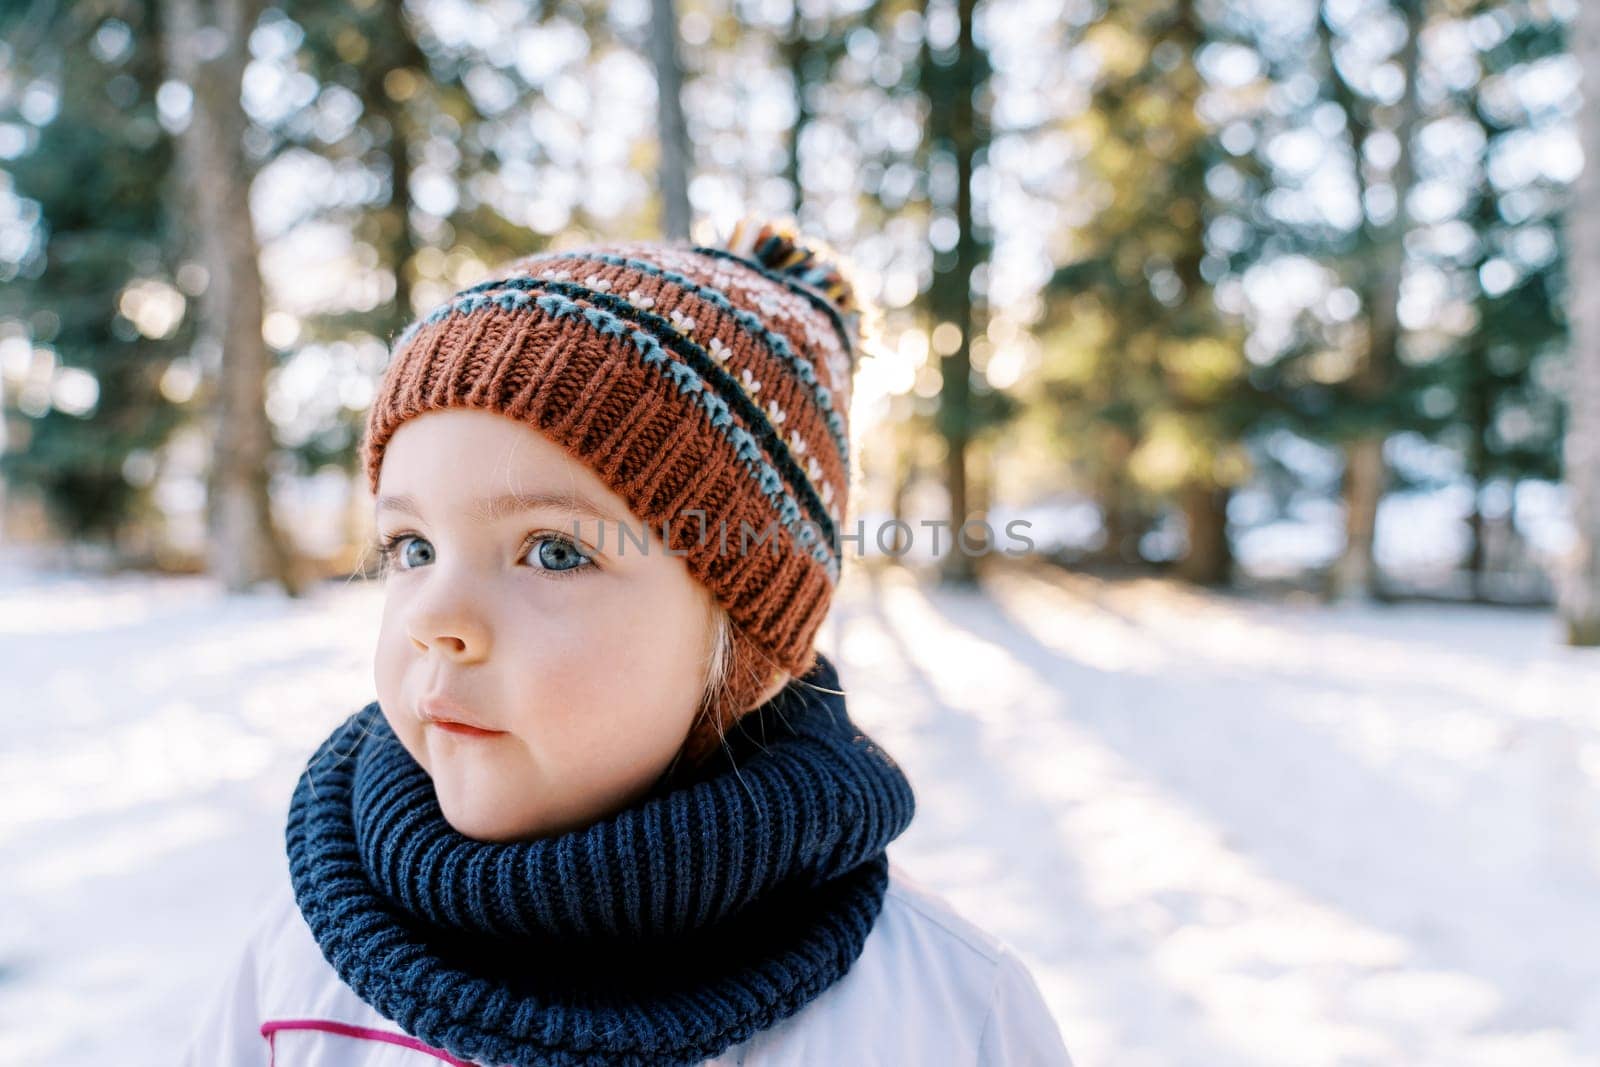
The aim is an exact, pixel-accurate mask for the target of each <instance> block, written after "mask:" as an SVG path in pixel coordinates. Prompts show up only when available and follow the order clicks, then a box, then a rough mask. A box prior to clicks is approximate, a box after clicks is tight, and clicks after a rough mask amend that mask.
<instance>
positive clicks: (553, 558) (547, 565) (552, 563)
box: [533, 536, 591, 572]
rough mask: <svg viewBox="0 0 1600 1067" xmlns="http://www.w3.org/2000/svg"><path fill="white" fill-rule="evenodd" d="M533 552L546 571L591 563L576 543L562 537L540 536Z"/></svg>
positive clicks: (567, 569) (567, 568)
mask: <svg viewBox="0 0 1600 1067" xmlns="http://www.w3.org/2000/svg"><path fill="white" fill-rule="evenodd" d="M533 554H534V555H535V556H536V557H538V560H539V565H540V566H541V567H543V568H544V569H545V570H547V571H558V572H559V571H574V570H577V569H578V568H579V567H582V566H584V565H586V564H590V563H591V561H590V559H589V557H588V556H585V555H584V554H583V553H582V552H580V551H579V550H578V546H577V545H575V544H573V543H572V542H571V541H568V540H567V539H566V538H564V537H550V536H540V538H539V539H538V541H537V542H536V544H535V547H534V551H533Z"/></svg>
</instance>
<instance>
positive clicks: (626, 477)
mask: <svg viewBox="0 0 1600 1067" xmlns="http://www.w3.org/2000/svg"><path fill="white" fill-rule="evenodd" d="M818 249H822V250H823V251H824V252H825V255H824V256H819V255H818V251H817V250H818ZM841 265H842V264H841V261H840V260H839V259H838V257H837V256H836V255H834V254H833V253H832V252H831V251H828V250H826V246H823V245H821V244H820V243H819V242H817V241H812V240H809V239H805V238H802V237H800V236H799V235H797V234H796V233H795V232H794V230H793V228H792V226H790V225H787V224H785V225H773V224H763V223H759V222H755V221H751V220H745V221H742V222H741V223H740V224H739V225H738V226H736V227H735V228H734V230H733V233H732V234H731V236H730V237H729V238H728V239H727V240H726V241H725V242H724V243H723V244H722V245H721V246H719V247H708V246H705V247H703V246H694V247H691V246H690V245H687V244H679V243H675V242H674V243H643V244H634V245H617V246H591V247H585V248H581V249H576V250H568V251H563V252H555V253H548V254H543V255H538V256H534V257H531V258H528V259H524V260H521V261H519V262H518V263H515V264H513V265H512V268H511V269H510V270H509V271H508V272H507V273H506V274H505V275H504V276H502V277H499V278H496V279H495V280H493V281H488V282H484V283H483V284H481V285H475V286H472V287H471V288H469V289H466V290H464V291H463V292H461V293H458V294H457V295H456V296H455V297H454V298H452V299H451V300H450V301H449V302H448V303H446V304H445V305H443V306H442V307H440V308H438V309H437V310H435V311H433V312H432V313H431V314H429V315H427V316H426V317H424V318H423V319H422V320H421V321H419V322H417V323H415V324H413V325H412V326H411V327H410V328H408V329H407V330H406V331H405V333H404V334H402V336H401V337H400V339H399V342H398V343H397V345H396V349H395V353H394V358H393V361H392V363H391V364H390V366H389V367H388V369H387V370H386V372H385V374H384V376H383V380H382V383H381V385H380V389H379V393H378V396H377V398H376V399H375V401H374V403H373V405H372V408H371V412H370V414H369V417H368V423H367V428H366V435H365V437H364V439H363V441H362V459H363V463H364V465H365V469H366V473H367V477H368V482H369V485H370V487H371V489H372V491H373V493H374V494H375V496H376V498H377V523H378V532H379V534H380V537H381V544H382V552H383V557H384V571H385V575H386V579H385V590H386V599H385V606H384V613H383V622H382V626H381V630H380V633H379V635H378V647H377V655H376V660H375V665H374V678H375V682H376V689H377V699H376V700H374V701H373V702H372V703H370V704H368V705H367V706H366V707H364V708H362V709H361V710H360V711H358V712H356V713H355V714H354V715H352V716H351V717H350V718H349V719H348V720H346V721H345V722H344V723H343V724H342V725H341V726H339V727H338V728H337V729H336V730H335V731H334V732H333V734H332V735H331V736H330V737H329V738H328V739H327V740H326V741H325V742H323V744H322V745H321V746H320V747H319V748H318V750H317V751H316V753H315V754H314V755H313V756H312V757H311V759H310V761H309V763H308V764H307V766H306V770H305V772H304V774H303V775H302V776H301V779H300V782H299V785H298V787H297V788H296V790H295V792H294V796H293V798H292V800H291V802H290V806H289V817H288V827H287V834H286V838H287V845H288V857H289V880H288V884H287V885H285V886H284V887H283V888H282V890H281V892H280V894H279V899H278V900H277V901H276V902H275V903H274V905H273V906H272V907H270V908H269V909H268V911H267V912H266V913H265V914H264V915H263V917H262V919H261V921H260V923H259V924H258V926H257V927H256V929H255V931H254V933H253V934H252V935H251V937H250V939H249V941H248V943H247V945H246V948H245V951H244V955H243V958H242V960H241V961H240V964H239V966H238V967H237V968H236V970H235V971H234V972H233V974H232V976H231V978H230V979H229V981H228V982H227V983H226V985H225V986H224V987H223V988H222V989H221V990H220V991H219V992H218V993H217V995H216V996H215V998H214V999H213V1001H212V1003H211V1005H210V1007H209V1009H208V1010H207V1012H206V1014H205V1017H204V1020H203V1022H202V1024H201V1025H200V1027H199V1030H198V1032H197V1034H196V1035H195V1038H194V1041H193V1043H192V1045H191V1047H190V1049H189V1052H188V1058H187V1060H186V1062H187V1064H189V1065H190V1067H236V1065H244V1064H260V1065H266V1064H272V1065H276V1067H336V1065H337V1067H356V1065H363V1067H367V1065H370V1067H423V1065H427V1064H434V1065H437V1064H440V1063H446V1064H458V1065H468V1064H471V1065H483V1067H533V1065H542V1064H559V1065H591V1064H592V1065H601V1064H631V1065H652V1067H653V1065H670V1064H702V1063H711V1064H748V1065H752V1067H755V1065H761V1067H777V1065H786V1067H787V1065H812V1064H815V1065H818V1067H835V1065H857V1064H866V1065H870V1064H883V1065H886V1067H888V1065H894V1067H900V1065H921V1064H930V1065H939V1067H947V1065H961V1064H1033V1065H1040V1067H1058V1065H1065V1064H1069V1062H1070V1061H1069V1059H1068V1056H1067V1052H1066V1049H1065V1048H1064V1047H1063V1044H1062V1041H1061V1037H1060V1034H1059V1032H1058V1031H1057V1028H1056V1025H1055V1023H1054V1021H1053V1020H1052V1019H1051V1017H1050V1014H1049V1011H1048V1010H1047V1009H1046V1007H1045V1005H1044V1002H1043V999H1042V998H1041V996H1040V994H1039V991H1038V988H1037V986H1036V984H1035V983H1034V980H1033V978H1032V977H1031V976H1030V974H1029V973H1028V971H1027V970H1026V968H1025V967H1024V966H1023V964H1022V963H1021V962H1020V961H1019V960H1018V958H1017V956H1016V955H1014V954H1013V952H1012V951H1011V950H1010V949H1009V948H1008V947H1007V946H1006V945H1005V944H1004V943H1003V942H1000V941H998V940H997V939H996V938H994V937H993V936H991V935H989V934H987V933H986V932H984V931H983V930H981V929H979V928H978V927H976V926H974V925H972V924H971V923H969V922H967V921H965V920H963V919H962V918H961V917H959V916H958V915H957V914H955V913H954V912H953V911H952V910H951V909H950V907H949V906H948V905H946V904H945V903H944V902H943V901H942V900H941V899H940V898H938V897H937V896H935V895H933V894H932V893H930V892H929V891H927V890H926V889H923V888H921V887H919V886H917V885H916V884H915V883H914V882H912V881H911V880H910V879H908V878H907V877H906V876H905V874H904V873H903V872H902V871H901V870H900V869H899V868H898V866H897V865H892V864H891V863H890V862H889V860H888V856H887V853H886V851H885V847H886V846H887V845H888V844H889V842H890V841H892V840H893V839H894V838H895V837H897V836H898V835H899V834H900V833H901V832H903V831H904V830H905V828H906V826H907V825H908V824H909V822H910V821H911V816H912V811H913V796H912V791H911V788H910V785H909V784H908V783H907V781H906V778H905V776H904V775H903V773H902V772H901V769H900V767H899V766H898V765H897V764H896V763H895V761H894V760H893V759H892V758H891V757H890V756H889V755H888V753H886V752H884V751H883V749H881V748H879V747H878V746H877V745H876V744H875V743H874V742H873V741H872V739H871V738H869V737H867V736H866V735H865V734H863V733H862V732H861V731H860V730H859V729H857V728H856V727H855V725H854V724H853V723H852V722H851V720H850V718H849V715H848V713H847V711H846V707H845V700H844V697H845V692H844V690H843V687H842V686H841V684H840V680H839V676H838V673H837V672H836V670H835V667H834V664H833V663H831V662H830V661H829V660H828V658H827V657H826V656H824V655H822V654H821V653H819V652H818V651H817V650H816V649H815V648H814V644H813V642H814V638H815V636H816V633H817V629H818V627H819V626H820V624H821V622H822V620H823V617H824V615H825V614H826V612H827V609H828V604H829V600H830V596H831V594H832V591H833V588H834V586H835V583H836V582H837V580H838V577H839V568H840V564H841V562H842V551H841V539H840V536H839V535H840V526H841V524H842V522H843V519H844V516H845V513H846V507H845V505H846V502H847V491H848V489H849V486H850V469H849V465H850V450H849V438H848V432H847V424H846V419H845V416H846V411H847V408H848V405H849V398H850V384H851V374H852V371H853V369H854V366H855V353H856V350H857V347H858V346H859V344H860V341H861V338H862V335H863V333H864V332H865V326H864V324H863V322H862V316H863V313H869V312H870V311H871V309H870V308H863V307H861V306H860V305H859V304H858V303H857V299H856V295H855V292H854V289H853V287H852V286H851V285H850V283H849V282H848V281H847V280H846V278H845V276H844V275H843V274H842V273H841V271H840V267H841Z"/></svg>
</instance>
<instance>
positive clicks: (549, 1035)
mask: <svg viewBox="0 0 1600 1067" xmlns="http://www.w3.org/2000/svg"><path fill="white" fill-rule="evenodd" d="M803 683H810V684H811V685H815V686H818V687H820V689H821V690H837V689H839V684H838V675H837V673H836V672H835V670H834V667H833V664H832V663H830V662H829V661H828V660H827V659H826V658H825V657H822V656H821V655H819V656H818V660H817V665H816V667H815V668H814V669H813V670H812V671H811V673H810V674H808V675H807V676H806V677H805V678H804V679H802V680H800V682H798V683H797V682H791V683H790V684H789V686H788V687H787V688H785V689H784V690H782V691H781V692H780V693H779V694H778V695H777V696H776V697H774V698H773V699H772V700H771V701H769V702H768V703H767V704H765V705H763V706H762V707H761V708H758V709H756V710H755V711H753V712H750V713H749V714H748V715H746V716H745V717H744V718H743V719H742V720H741V721H740V722H739V723H738V724H737V725H736V726H735V727H734V728H733V730H732V731H730V734H729V748H728V750H725V751H723V752H722V753H720V754H719V755H718V757H717V759H716V760H715V762H713V763H711V764H708V765H707V766H706V767H705V768H702V769H701V770H700V771H698V772H697V774H696V776H695V777H694V778H693V779H692V780H688V781H683V782H679V783H678V784H675V785H666V784H663V785H660V786H658V787H657V789H656V791H655V792H653V793H652V794H651V795H649V796H648V797H646V798H645V799H644V800H642V801H640V802H638V803H637V804H635V805H634V806H632V807H629V808H626V809H624V810H623V811H621V812H618V813H617V814H615V815H612V816H610V817H608V818H605V819H602V820H600V821H598V822H596V823H593V824H591V825H589V826H587V827H585V828H583V829H580V830H574V831H571V832H569V833H564V834H560V835H557V836H553V837H547V838H542V839H539V840H535V841H527V842H516V843H510V844H501V843H492V842H482V841H476V840H474V839H472V838H469V837H466V836H465V835H463V834H461V833H458V832H457V831H456V830H455V829H453V828H452V827H451V826H450V825H449V823H448V822H446V821H445V818H444V815H443V813H442V812H441V811H440V810H439V806H438V802H437V800H436V799H435V796H434V792H433V786H432V781H431V779H430V778H429V777H428V774H427V772H426V771H425V770H423V768H422V767H421V766H420V765H419V764H417V762H416V761H415V760H413V759H412V758H411V756H410V754H409V753H408V752H406V750H405V748H404V747H403V746H402V745H401V744H400V742H399V740H398V739H397V738H396V737H395V735H394V733H393V732H392V731H391V730H390V728H389V725H388V723H387V722H386V720H385V719H384V717H383V714H382V712H381V710H380V708H379V706H378V704H377V702H373V703H371V704H368V705H367V706H366V707H364V708H362V709H361V710H360V711H358V712H356V713H355V714H354V715H352V716H351V717H350V718H349V719H348V720H346V721H345V722H344V723H343V724H342V725H341V726H340V727H339V728H338V729H337V730H335V731H334V733H333V734H332V736H330V737H329V738H328V739H327V740H326V741H324V742H323V744H322V745H321V746H320V747H319V748H318V749H317V751H316V753H315V754H314V755H313V756H312V757H311V760H310V762H309V763H308V765H307V767H306V771H305V773H304V774H303V775H302V776H301V778H300V782H299V785H298V786H297V787H296V789H295V792H294V797H293V800H292V801H291V803H290V807H289V820H288V830H287V843H288V852H289V873H290V880H291V882H292V883H293V886H294V893H295V898H296V900H297V901H298V902H299V906H300V912H301V914H302V915H303V916H304V917H305V920H306V923H307V925H308V926H310V928H311V932H312V934H313V935H314V936H315V937H316V940H317V942H318V944H319V945H320V946H321V947H322V952H323V955H324V956H326V957H327V959H328V962H329V963H330V964H331V965H332V966H333V969H334V970H335V971H336V972H337V973H338V975H339V977H340V978H341V979H342V980H343V981H344V982H345V984H346V985H348V986H350V988H351V989H353V990H354V991H355V993H356V994H357V995H358V996H360V997H361V998H362V999H363V1000H364V1001H366V1002H367V1003H368V1004H370V1005H372V1006H373V1007H374V1008H375V1009H377V1010H378V1011H379V1012H381V1013H382V1014H383V1015H385V1016H386V1017H388V1018H389V1019H391V1020H393V1021H394V1022H395V1023H396V1024H398V1025H399V1026H400V1027H401V1028H402V1029H404V1030H405V1031H406V1032H407V1033H409V1034H411V1035H412V1036H414V1037H416V1038H418V1039H419V1040H422V1041H425V1042H428V1043H429V1044H431V1045H434V1046H435V1047H437V1048H441V1049H443V1050H445V1051H447V1052H449V1053H451V1054H453V1055H455V1056H458V1057H461V1058H463V1059H467V1060H472V1061H474V1062H477V1063H480V1064H488V1065H496V1067H500V1065H505V1067H533V1065H535V1064H538V1065H545V1064H560V1065H574V1067H576V1065H599V1064H637V1065H644V1064H651V1065H658V1064H696V1063H699V1062H701V1061H703V1060H705V1059H709V1058H711V1057H713V1056H716V1055H717V1054H718V1053H720V1052H722V1051H723V1050H724V1049H726V1048H728V1047H729V1046H731V1045H734V1044H737V1043H738V1042H740V1041H743V1040H745V1039H746V1038H748V1037H750V1036H751V1035H752V1034H754V1033H756V1032H757V1031H760V1030H763V1029H765V1028H767V1027H770V1026H772V1025H774V1024H775V1023H777V1022H779V1021H780V1020H782V1019H785V1018H787V1017H789V1016H791V1015H793V1014H795V1013H796V1012H798V1011H799V1010H800V1009H801V1008H803V1007H804V1006H805V1005H806V1004H807V1003H808V1002H810V1001H811V1000H812V999H813V998H815V997H816V996H817V995H818V994H819V993H821V992H822V991H823V990H825V989H827V988H828V987H829V986H830V985H832V984H833V983H834V982H835V981H837V980H838V979H839V978H841V977H842V976H843V975H844V974H845V972H846V971H847V970H848V969H849V968H850V965H851V964H852V963H854V962H855V960H856V959H857V957H859V956H860V954H861V949H862V945H863V944H864V943H865V941H866V938H867V934H868V933H869V932H870V931H871V929H872V925H873V923H874V921H876V919H877V917H878V913H879V911H880V909H881V908H882V904H883V894H884V890H885V888H886V886H887V881H888V859H887V855H886V853H885V846H887V845H888V843H889V842H890V841H891V840H893V839H894V838H895V837H897V836H899V834H900V833H901V832H902V831H903V830H905V828H906V826H907V825H909V823H910V822H911V816H912V812H913V809H914V798H913V796H912V792H911V787H910V784H909V783H908V782H907V781H906V779H905V776H904V775H903V774H902V773H901V770H900V768H899V766H898V765H897V764H896V763H895V762H894V760H893V759H892V758H891V757H890V756H889V755H888V754H887V753H886V752H884V751H883V750H882V749H881V748H879V747H878V746H877V745H876V744H875V743H874V742H873V741H872V739H871V738H869V737H867V736H866V735H865V734H863V733H862V732H861V731H859V730H858V729H857V728H856V727H855V726H854V725H853V724H852V723H851V721H850V718H849V716H848V715H847V714H846V711H845V704H844V698H843V697H842V696H840V695H837V694H836V693H832V692H822V691H819V690H817V689H812V688H809V686H808V685H806V684H803Z"/></svg>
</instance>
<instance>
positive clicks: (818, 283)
mask: <svg viewBox="0 0 1600 1067" xmlns="http://www.w3.org/2000/svg"><path fill="white" fill-rule="evenodd" d="M712 244H713V246H714V247H717V248H721V249H724V250H726V251H728V252H732V253H733V254H734V255H737V256H741V257H743V258H745V259H748V260H750V261H752V262H754V263H758V264H760V265H761V266H762V267H764V268H765V269H767V270H769V271H772V272H773V273H775V274H779V275H783V276H785V277H788V278H791V279H793V280H794V281H797V282H800V283H801V284H803V285H805V286H807V287H808V288H810V289H812V290H814V291H815V292H816V293H817V295H818V296H821V297H822V298H823V299H824V300H826V301H827V302H828V303H829V304H831V305H832V306H833V309H834V310H835V311H836V312H837V313H838V315H839V322H840V324H841V325H842V326H843V327H844V329H845V331H846V332H847V333H848V334H849V335H850V356H851V362H852V365H853V364H854V362H855V357H856V354H857V350H858V349H859V348H861V347H863V346H868V347H870V346H871V345H872V344H873V343H874V341H875V339H876V338H877V335H878V332H879V329H880V322H881V313H880V312H879V310H878V308H877V307H876V306H875V305H873V304H872V303H871V302H870V301H863V300H862V299H861V297H860V289H859V285H858V284H857V282H856V281H854V280H853V278H852V273H853V270H852V268H853V265H852V264H851V262H850V260H849V258H848V257H846V256H845V255H844V254H843V253H841V252H840V251H838V250H837V249H835V248H834V247H833V246H831V245H829V244H828V243H827V242H826V241H824V240H822V239H821V238H819V237H815V236H813V235H811V234H807V233H803V232H801V230H800V228H799V226H798V225H797V224H796V223H795V221H794V220H793V219H792V218H780V219H769V218H759V217H756V216H752V215H746V216H744V217H742V218H740V219H739V220H738V221H737V222H735V223H734V224H733V229H732V230H731V231H730V232H729V233H728V235H727V236H726V237H725V238H723V239H722V240H720V241H714V242H712Z"/></svg>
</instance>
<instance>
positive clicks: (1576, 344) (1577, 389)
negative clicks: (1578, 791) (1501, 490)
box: [1560, 3, 1600, 646]
mask: <svg viewBox="0 0 1600 1067" xmlns="http://www.w3.org/2000/svg"><path fill="white" fill-rule="evenodd" d="M1573 43H1574V46H1575V48H1574V51H1575V53H1576V55H1577V59H1578V66H1579V69H1581V70H1583V71H1584V72H1585V73H1584V94H1583V95H1584V102H1583V109H1582V111H1581V112H1580V117H1579V120H1578V137H1579V141H1580V143H1581V144H1582V146H1583V158H1584V160H1585V163H1584V167H1583V173H1582V174H1581V175H1580V176H1579V178H1578V181H1577V188H1576V189H1575V190H1574V193H1573V197H1572V201H1571V203H1572V210H1571V212H1570V215H1569V222H1568V226H1569V227H1570V230H1569V232H1570V235H1571V236H1570V238H1569V239H1570V242H1571V244H1570V248H1571V252H1570V256H1571V266H1570V270H1571V276H1572V280H1571V283H1570V284H1569V285H1568V290H1567V291H1568V292H1569V293H1572V294H1574V295H1573V296H1572V297H1570V298H1569V307H1570V311H1571V316H1572V386H1571V389H1570V390H1569V393H1568V401H1567V405H1568V406H1567V438H1566V442H1565V456H1564V460H1565V465H1566V482H1567V491H1568V493H1570V494H1571V500H1572V505H1571V507H1572V522H1573V526H1574V532H1575V533H1576V534H1577V538H1576V543H1575V544H1574V546H1573V551H1572V556H1571V559H1570V560H1569V565H1568V567H1567V570H1566V573H1565V574H1564V575H1563V576H1562V581H1561V587H1560V605H1561V618H1562V621H1563V623H1564V624H1565V627H1566V639H1567V642H1568V643H1569V644H1573V645H1584V646H1600V307H1597V306H1596V303H1595V301H1594V300H1593V299H1592V297H1591V296H1590V295H1589V294H1592V293H1593V292H1594V291H1595V286H1597V285H1600V215H1597V214H1596V213H1595V205H1596V204H1597V203H1600V5H1597V4H1594V3H1586V4H1582V5H1580V6H1579V8H1578V18H1577V23H1576V25H1575V26H1574V41H1573Z"/></svg>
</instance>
